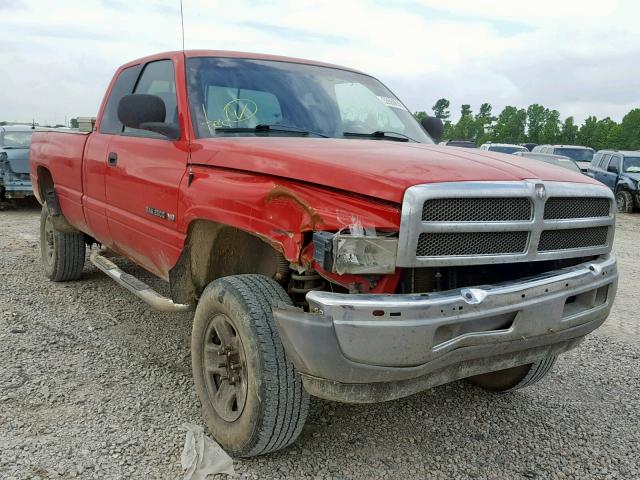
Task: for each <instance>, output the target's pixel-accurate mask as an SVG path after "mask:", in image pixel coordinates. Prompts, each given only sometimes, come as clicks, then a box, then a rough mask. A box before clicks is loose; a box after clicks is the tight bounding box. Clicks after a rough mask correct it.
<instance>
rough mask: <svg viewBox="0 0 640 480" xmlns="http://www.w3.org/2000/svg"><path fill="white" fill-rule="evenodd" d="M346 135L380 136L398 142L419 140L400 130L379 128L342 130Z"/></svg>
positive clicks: (361, 136) (382, 138)
mask: <svg viewBox="0 0 640 480" xmlns="http://www.w3.org/2000/svg"><path fill="white" fill-rule="evenodd" d="M342 134H343V135H344V136H345V137H360V138H379V139H381V140H393V141H396V142H408V141H409V140H411V141H413V142H417V140H414V139H413V138H411V137H409V136H407V135H405V134H404V133H400V132H385V131H383V130H378V131H375V132H371V133H357V132H342Z"/></svg>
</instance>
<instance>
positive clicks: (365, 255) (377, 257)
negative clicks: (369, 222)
mask: <svg viewBox="0 0 640 480" xmlns="http://www.w3.org/2000/svg"><path fill="white" fill-rule="evenodd" d="M313 244H314V254H313V257H314V260H316V261H317V262H318V263H319V264H320V265H322V268H324V269H325V270H327V271H329V272H334V273H338V274H340V275H342V274H343V273H353V274H369V273H377V274H382V273H393V272H395V270H396V253H397V250H398V238H397V237H395V236H391V235H381V234H380V233H377V234H373V235H371V234H369V235H367V234H364V235H353V234H348V233H342V232H338V233H331V232H315V233H314V234H313Z"/></svg>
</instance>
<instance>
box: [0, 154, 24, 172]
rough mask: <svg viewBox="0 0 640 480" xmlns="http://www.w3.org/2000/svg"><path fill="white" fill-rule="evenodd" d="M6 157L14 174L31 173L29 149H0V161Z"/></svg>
mask: <svg viewBox="0 0 640 480" xmlns="http://www.w3.org/2000/svg"><path fill="white" fill-rule="evenodd" d="M5 156H6V159H7V160H8V162H9V168H11V171H12V172H13V173H29V149H28V148H0V161H1V160H2V158H5Z"/></svg>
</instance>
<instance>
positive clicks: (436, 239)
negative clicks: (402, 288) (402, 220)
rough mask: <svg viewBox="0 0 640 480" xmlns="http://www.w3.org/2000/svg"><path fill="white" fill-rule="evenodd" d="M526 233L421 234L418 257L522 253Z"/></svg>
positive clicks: (525, 246)
mask: <svg viewBox="0 0 640 480" xmlns="http://www.w3.org/2000/svg"><path fill="white" fill-rule="evenodd" d="M528 238H529V233H528V232H471V233H466V232H465V233H421V234H420V237H419V238H418V247H417V249H416V255H417V256H418V257H442V256H468V255H499V254H508V253H524V252H525V250H526V248H527V242H528Z"/></svg>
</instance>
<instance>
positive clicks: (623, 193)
mask: <svg viewBox="0 0 640 480" xmlns="http://www.w3.org/2000/svg"><path fill="white" fill-rule="evenodd" d="M616 205H617V207H618V213H633V197H632V196H631V192H628V191H627V190H619V191H618V193H616Z"/></svg>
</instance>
